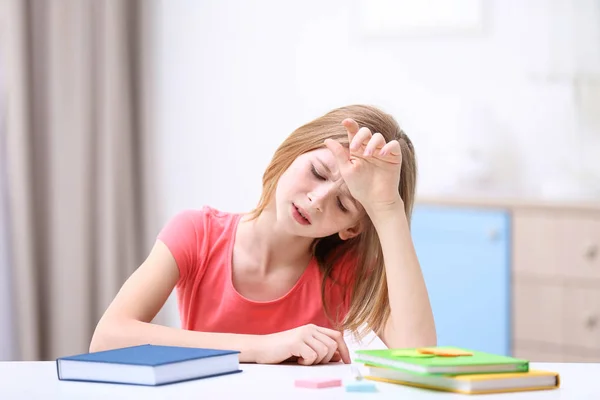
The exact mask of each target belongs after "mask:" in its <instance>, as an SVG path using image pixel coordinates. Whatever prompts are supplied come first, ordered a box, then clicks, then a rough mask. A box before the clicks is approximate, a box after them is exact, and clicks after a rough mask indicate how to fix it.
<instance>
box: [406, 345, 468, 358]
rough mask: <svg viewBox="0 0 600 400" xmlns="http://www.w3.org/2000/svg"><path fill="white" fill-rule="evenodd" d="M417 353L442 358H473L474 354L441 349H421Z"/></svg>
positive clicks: (458, 350)
mask: <svg viewBox="0 0 600 400" xmlns="http://www.w3.org/2000/svg"><path fill="white" fill-rule="evenodd" d="M417 352H419V353H422V354H433V355H436V356H440V357H459V356H472V355H473V353H471V352H469V351H465V350H460V349H444V348H439V347H420V348H418V349H417Z"/></svg>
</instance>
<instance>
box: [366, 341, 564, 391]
mask: <svg viewBox="0 0 600 400" xmlns="http://www.w3.org/2000/svg"><path fill="white" fill-rule="evenodd" d="M356 355H357V359H356V361H357V362H359V363H362V364H365V367H366V368H367V370H368V372H367V374H366V375H365V379H370V380H374V381H381V382H389V383H396V384H401V385H408V386H415V387H420V388H427V389H434V390H442V391H449V392H457V393H463V394H483V393H502V392H518V391H526V390H543V389H556V388H558V387H559V385H560V378H559V374H558V373H556V372H551V371H541V370H530V369H529V361H528V360H524V359H519V358H513V357H508V356H502V355H496V354H490V353H485V352H482V351H475V350H469V349H464V348H460V347H451V346H440V347H427V348H412V349H385V350H358V351H356Z"/></svg>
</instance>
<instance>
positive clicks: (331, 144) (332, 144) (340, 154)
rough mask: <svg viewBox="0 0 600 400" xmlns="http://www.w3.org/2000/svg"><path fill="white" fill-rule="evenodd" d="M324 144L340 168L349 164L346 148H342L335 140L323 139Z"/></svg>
mask: <svg viewBox="0 0 600 400" xmlns="http://www.w3.org/2000/svg"><path fill="white" fill-rule="evenodd" d="M325 146H327V148H328V149H329V151H331V152H332V153H333V155H334V157H335V160H336V161H337V164H338V166H339V167H340V168H345V167H347V165H348V164H350V157H349V155H348V150H346V148H344V146H342V145H341V144H340V143H339V142H338V141H337V140H333V139H325Z"/></svg>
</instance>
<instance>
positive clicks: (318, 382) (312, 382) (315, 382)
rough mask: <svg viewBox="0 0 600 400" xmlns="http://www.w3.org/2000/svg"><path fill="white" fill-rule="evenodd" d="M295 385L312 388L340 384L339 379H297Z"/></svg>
mask: <svg viewBox="0 0 600 400" xmlns="http://www.w3.org/2000/svg"><path fill="white" fill-rule="evenodd" d="M295 386H297V387H303V388H312V389H322V388H328V387H335V386H342V380H341V379H318V378H317V379H297V380H296V383H295Z"/></svg>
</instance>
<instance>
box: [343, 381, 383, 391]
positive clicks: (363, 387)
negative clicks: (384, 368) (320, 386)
mask: <svg viewBox="0 0 600 400" xmlns="http://www.w3.org/2000/svg"><path fill="white" fill-rule="evenodd" d="M376 391H377V387H375V384H374V383H370V382H354V383H348V384H347V385H346V392H376Z"/></svg>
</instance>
